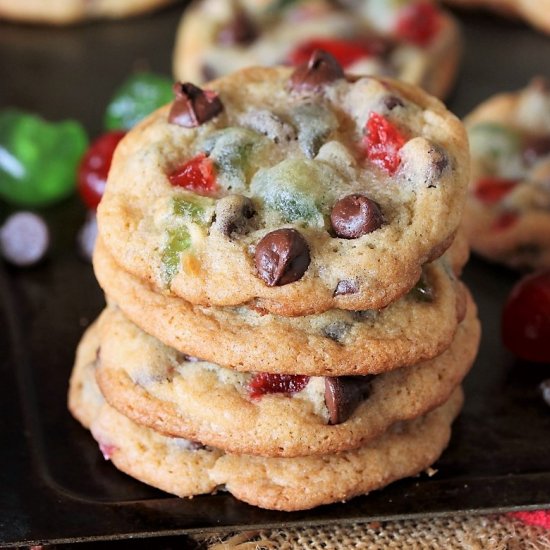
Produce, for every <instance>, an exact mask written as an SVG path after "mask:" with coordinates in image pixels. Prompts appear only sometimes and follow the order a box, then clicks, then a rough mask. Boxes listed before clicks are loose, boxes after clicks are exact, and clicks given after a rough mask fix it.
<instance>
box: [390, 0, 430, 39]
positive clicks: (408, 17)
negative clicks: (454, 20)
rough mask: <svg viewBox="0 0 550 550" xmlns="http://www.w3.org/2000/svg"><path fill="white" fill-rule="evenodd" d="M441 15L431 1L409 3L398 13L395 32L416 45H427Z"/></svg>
mask: <svg viewBox="0 0 550 550" xmlns="http://www.w3.org/2000/svg"><path fill="white" fill-rule="evenodd" d="M440 26H441V16H440V14H439V11H438V10H437V8H436V7H435V6H434V5H433V4H432V3H431V2H422V1H421V2H417V3H415V4H411V5H409V6H407V7H405V8H403V10H401V12H400V14H399V18H398V20H397V26H396V29H395V31H396V33H397V34H398V35H399V36H400V37H401V38H402V39H403V40H406V41H407V42H411V43H412V44H416V45H417V46H428V45H429V44H430V42H431V41H432V40H433V38H434V36H435V35H436V34H437V33H438V31H439V28H440Z"/></svg>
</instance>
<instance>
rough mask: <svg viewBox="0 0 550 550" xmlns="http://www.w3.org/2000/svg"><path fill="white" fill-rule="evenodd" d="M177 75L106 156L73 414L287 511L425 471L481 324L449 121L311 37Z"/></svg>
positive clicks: (192, 476)
mask: <svg viewBox="0 0 550 550" xmlns="http://www.w3.org/2000/svg"><path fill="white" fill-rule="evenodd" d="M175 93H176V98H175V100H174V102H173V103H172V104H171V105H168V106H166V107H165V108H163V109H161V110H159V111H157V112H156V113H154V114H153V115H152V116H151V117H149V118H148V119H147V120H146V121H144V122H143V123H142V124H141V125H139V126H138V127H137V128H135V129H134V130H132V131H131V132H130V133H129V134H128V135H127V136H126V137H125V138H124V139H123V141H122V142H121V144H120V145H119V147H118V149H117V151H116V153H115V157H114V160H113V164H112V168H111V172H110V175H109V182H108V185H107V191H106V194H105V196H104V198H103V200H102V203H101V205H100V208H99V212H98V221H99V240H98V244H97V246H96V251H95V256H94V267H95V271H96V275H97V278H98V280H99V283H100V285H101V286H102V288H103V289H104V291H105V293H106V296H107V302H108V306H107V308H106V309H105V311H104V312H103V313H102V314H101V316H100V318H99V320H98V321H97V322H96V323H95V324H94V325H93V326H92V327H91V328H90V329H89V330H88V331H87V332H86V334H85V335H84V337H83V340H82V342H81V344H80V347H79V350H78V353H77V360H76V366H75V369H74V372H73V376H72V379H71V387H70V392H69V407H70V409H71V411H72V413H73V414H74V416H75V417H76V418H77V419H78V420H80V422H81V423H82V424H83V425H84V426H85V427H87V428H89V429H90V430H91V432H92V435H93V436H94V438H95V439H96V440H97V441H98V443H99V445H100V448H101V449H102V451H103V454H104V456H105V457H106V458H109V459H110V460H111V461H112V462H113V464H114V465H115V466H116V467H117V468H119V469H120V470H122V471H124V472H126V473H128V474H129V475H131V476H134V477H136V478H137V479H139V480H141V481H144V482H145V483H149V484H151V485H153V486H155V487H158V488H161V489H163V490H165V491H168V492H170V493H173V494H176V495H179V496H192V495H196V494H201V493H211V492H214V491H216V490H221V489H224V490H227V491H229V492H231V493H232V494H233V495H235V496H236V497H237V498H239V499H241V500H244V501H246V502H248V503H251V504H255V505H258V506H262V507H265V508H271V509H278V510H299V509H306V508H311V507H314V506H317V505H320V504H325V503H330V502H336V501H343V500H347V499H349V498H351V497H353V496H355V495H359V494H365V493H368V492H369V491H371V490H373V489H377V488H381V487H383V486H385V485H387V484H388V483H390V482H392V481H394V480H396V479H399V478H403V477H406V476H411V475H415V474H418V473H419V472H421V471H423V470H425V469H427V468H428V467H429V466H430V465H431V464H432V463H433V462H434V461H435V460H437V458H438V457H439V455H440V454H441V452H442V451H443V450H444V448H445V447H446V445H447V443H448V441H449V437H450V429H451V424H452V421H453V419H454V418H455V417H456V416H457V414H458V413H459V410H460V408H461V405H462V400H463V396H462V392H461V388H460V384H461V381H462V379H463V377H464V376H465V375H466V373H467V372H468V370H469V368H470V367H471V365H472V363H473V361H474V358H475V355H476V351H477V346H478V340H479V323H478V321H477V319H476V308H475V305H474V303H473V301H472V299H471V297H470V295H469V293H468V291H467V290H466V288H465V287H464V285H463V284H462V283H461V282H460V281H459V280H458V276H459V274H460V271H461V268H462V266H463V265H464V263H465V261H466V259H467V255H468V249H467V245H466V244H465V241H464V239H463V238H461V236H460V235H458V236H457V228H458V226H459V223H460V219H461V214H462V209H463V205H464V200H465V193H466V187H467V184H468V165H469V158H468V145H467V139H466V136H465V131H464V129H463V127H462V125H461V124H460V122H459V121H458V120H457V119H456V118H455V117H454V116H453V115H451V114H450V113H449V112H447V111H446V110H445V108H444V106H443V105H442V104H441V103H440V102H439V101H438V100H436V99H433V98H432V97H430V96H428V95H427V94H426V93H424V92H422V91H421V90H419V89H418V88H416V87H413V86H411V85H408V84H402V83H399V82H396V81H393V80H389V79H384V78H375V77H351V76H349V75H345V74H344V72H343V70H342V68H341V67H340V65H339V64H338V63H337V62H336V60H335V59H334V58H332V57H331V56H330V55H328V54H326V53H324V52H322V51H315V52H314V53H313V54H312V56H311V58H310V59H309V60H308V61H307V62H306V63H304V64H302V65H300V66H298V67H297V68H295V69H290V68H269V69H266V68H250V69H246V70H244V71H242V72H237V73H233V74H231V75H229V76H226V77H223V78H222V79H220V80H217V81H215V82H212V83H210V84H209V85H208V86H207V87H206V88H205V89H201V88H198V87H196V86H194V85H192V84H190V83H185V84H177V85H176V86H175Z"/></svg>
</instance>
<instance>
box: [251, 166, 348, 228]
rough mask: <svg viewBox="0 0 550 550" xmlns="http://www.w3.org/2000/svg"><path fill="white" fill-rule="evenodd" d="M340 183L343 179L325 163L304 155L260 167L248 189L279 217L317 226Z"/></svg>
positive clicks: (343, 184) (288, 220) (323, 221)
mask: <svg viewBox="0 0 550 550" xmlns="http://www.w3.org/2000/svg"><path fill="white" fill-rule="evenodd" d="M343 187H344V188H345V187H346V183H345V182H344V180H343V179H342V177H341V176H340V175H339V174H338V173H337V172H336V171H335V170H334V168H332V167H331V166H330V165H329V164H326V163H324V162H321V161H314V160H305V159H287V160H283V161H282V162H280V163H279V164H276V165H275V166H273V167H272V168H264V169H261V170H259V171H258V172H257V173H256V175H255V176H254V178H253V180H252V183H251V185H250V188H251V191H252V193H253V194H254V195H255V196H257V197H259V198H261V199H263V201H264V205H265V207H266V208H268V209H271V210H274V211H276V212H278V213H279V214H280V215H281V217H282V219H283V221H285V222H296V221H303V222H305V223H307V224H308V225H317V226H324V223H325V220H324V215H325V214H326V213H327V211H328V206H329V205H331V204H332V203H333V202H334V197H335V193H336V192H337V191H338V189H339V188H340V189H341V188H343Z"/></svg>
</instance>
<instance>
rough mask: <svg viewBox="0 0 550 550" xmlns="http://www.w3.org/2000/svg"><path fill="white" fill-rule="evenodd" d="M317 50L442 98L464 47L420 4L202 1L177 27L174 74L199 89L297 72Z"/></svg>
mask: <svg viewBox="0 0 550 550" xmlns="http://www.w3.org/2000/svg"><path fill="white" fill-rule="evenodd" d="M317 48H321V49H324V50H326V51H328V52H330V53H331V54H332V55H334V56H335V57H336V58H337V59H338V60H339V62H340V63H341V64H342V66H343V67H344V69H345V70H346V71H347V72H350V73H354V74H378V75H386V76H392V77H394V78H397V79H399V80H404V81H406V82H410V83H411V84H416V85H418V86H420V87H422V88H424V89H425V90H426V91H427V92H429V93H431V94H433V95H435V96H438V97H444V96H445V95H446V94H447V93H448V91H449V89H450V87H451V85H452V83H453V81H454V77H455V74H456V70H457V67H458V62H459V58H460V51H461V44H460V32H459V29H458V25H457V23H456V22H455V20H454V19H453V18H452V17H451V16H450V15H449V14H448V13H445V12H444V11H443V10H441V9H440V8H439V7H438V6H437V5H436V4H435V3H432V2H427V1H425V0H420V1H419V0H405V1H400V2H380V1H368V2H354V1H347V2H346V1H343V2H331V1H328V0H301V1H300V0H295V1H293V2H278V1H268V2H266V1H264V0H238V1H235V2H227V1H226V0H200V1H196V2H194V3H192V4H191V6H189V8H188V9H187V10H186V11H185V13H184V15H183V18H182V20H181V23H180V27H179V30H178V37H177V41H176V48H175V51H174V74H175V75H176V77H177V78H179V79H180V80H182V81H191V82H195V83H200V82H205V81H209V80H213V79H214V78H218V77H220V76H222V75H225V74H228V73H230V72H232V71H235V70H238V69H242V68H244V67H248V66H255V65H268V66H269V65H285V64H286V65H297V64H300V63H302V62H303V61H307V59H308V57H309V55H310V54H311V53H312V51H313V50H314V49H317Z"/></svg>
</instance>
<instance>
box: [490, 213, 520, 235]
mask: <svg viewBox="0 0 550 550" xmlns="http://www.w3.org/2000/svg"><path fill="white" fill-rule="evenodd" d="M518 220H519V216H518V214H516V213H515V212H503V213H502V214H501V215H500V216H498V218H497V219H496V220H495V221H494V222H493V224H492V226H491V229H492V230H493V231H505V230H506V229H510V228H511V227H513V226H514V225H516V223H517V222H518Z"/></svg>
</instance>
